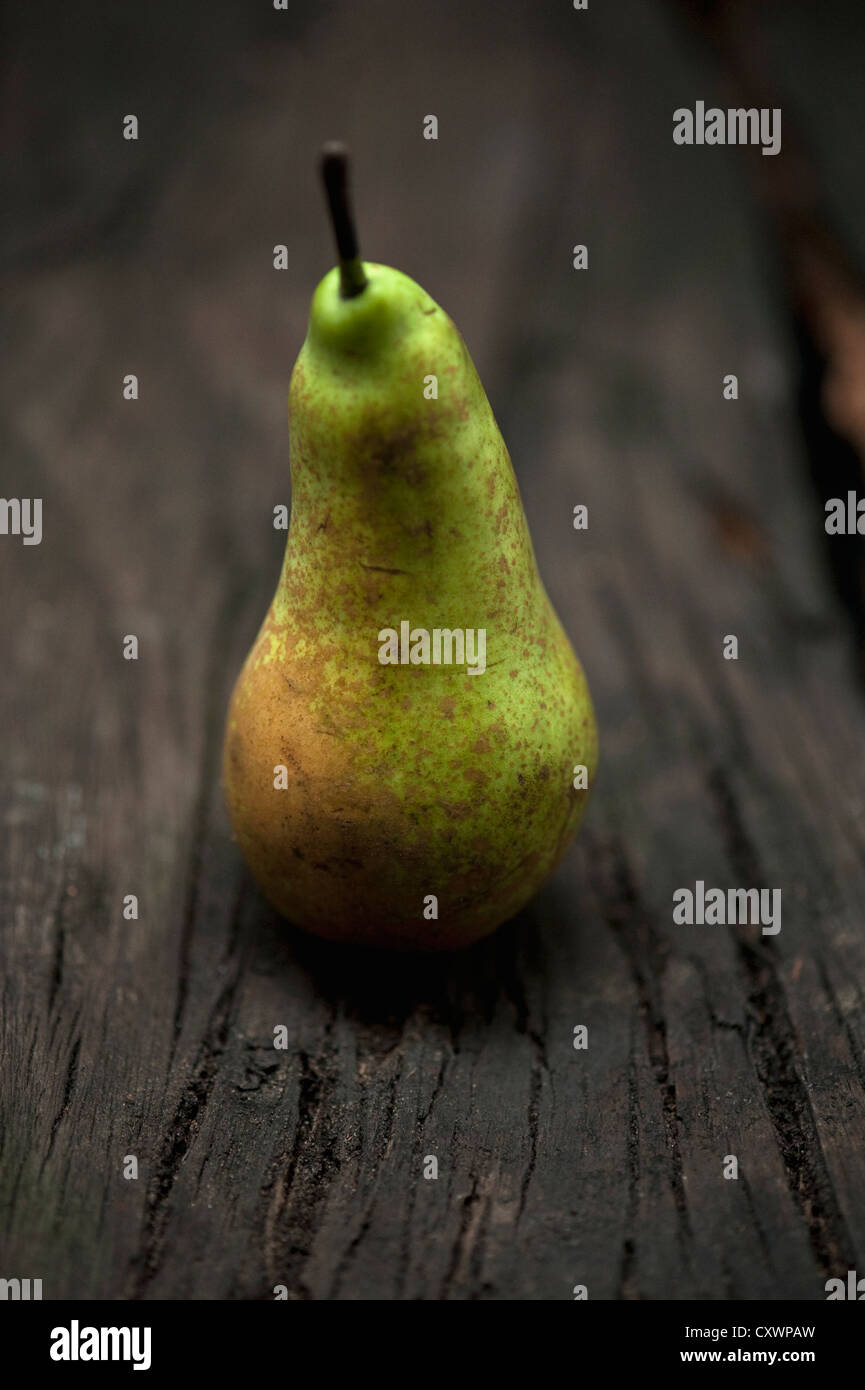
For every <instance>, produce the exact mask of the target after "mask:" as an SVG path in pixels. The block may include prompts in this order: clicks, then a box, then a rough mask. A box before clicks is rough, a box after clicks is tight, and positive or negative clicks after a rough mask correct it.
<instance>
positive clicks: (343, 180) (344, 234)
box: [321, 142, 367, 299]
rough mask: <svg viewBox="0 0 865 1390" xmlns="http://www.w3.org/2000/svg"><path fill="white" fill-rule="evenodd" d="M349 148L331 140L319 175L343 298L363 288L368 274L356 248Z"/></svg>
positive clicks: (351, 295)
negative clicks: (331, 226)
mask: <svg viewBox="0 0 865 1390" xmlns="http://www.w3.org/2000/svg"><path fill="white" fill-rule="evenodd" d="M348 173H349V164H348V150H347V149H346V148H345V145H341V144H338V143H337V142H332V143H331V144H328V145H325V147H324V149H323V150H322V152H321V176H322V179H323V180H324V191H325V193H326V194H327V205H328V208H329V209H330V220H331V223H332V225H333V234H334V237H335V238H336V249H337V253H338V255H339V292H340V294H341V295H342V298H343V299H353V298H354V296H355V295H356V294H360V293H361V291H362V290H364V289H365V288H366V285H367V278H366V273H365V271H364V268H363V263H362V261H361V259H360V253H359V251H358V248H357V232H356V231H355V229H354V216H353V213H352V206H351V195H350V193H349V186H348Z"/></svg>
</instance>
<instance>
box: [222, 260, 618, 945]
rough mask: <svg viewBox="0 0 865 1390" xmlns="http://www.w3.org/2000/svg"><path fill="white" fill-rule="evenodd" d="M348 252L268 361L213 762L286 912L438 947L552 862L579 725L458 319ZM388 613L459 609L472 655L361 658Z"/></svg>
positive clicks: (446, 623)
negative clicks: (285, 470) (287, 375)
mask: <svg viewBox="0 0 865 1390" xmlns="http://www.w3.org/2000/svg"><path fill="white" fill-rule="evenodd" d="M363 271H364V273H365V277H366V284H365V286H364V287H363V288H362V290H361V291H360V292H356V293H353V294H352V296H351V297H348V298H346V297H345V296H344V293H341V290H340V272H339V271H338V270H336V269H335V270H333V271H331V272H330V273H329V274H328V275H326V276H325V278H324V279H323V280H322V282H321V284H320V285H319V286H318V289H317V290H316V292H315V295H314V298H313V302H312V309H311V312H310V319H309V330H308V333H307V337H306V341H305V342H304V345H303V348H302V350H301V352H300V356H299V358H298V360H297V363H296V365H295V368H294V372H293V374H292V378H291V386H290V393H289V420H290V431H291V479H292V510H291V522H290V529H289V534H288V540H287V544H286V550H285V558H284V562H283V566H282V573H281V576H280V580H279V585H278V588H277V591H276V594H275V596H274V599H273V602H272V604H271V606H270V609H269V611H268V613H267V616H266V618H265V620H264V623H263V625H262V627H261V630H260V632H259V634H258V636H257V638H256V640H255V643H254V645H253V647H252V650H251V651H250V653H249V656H248V657H247V660H246V663H245V665H244V667H243V669H242V671H241V673H240V676H239V678H238V681H237V684H236V686H235V689H234V693H233V696H232V699H231V705H230V709H229V713H228V720H227V728H226V736H225V749H224V783H225V789H226V794H227V801H228V806H229V810H230V813H231V819H232V822H233V825H234V830H235V834H236V837H237V840H238V842H239V844H240V847H241V849H242V852H243V854H244V856H245V858H246V861H247V863H248V864H249V867H250V868H251V870H252V872H253V874H254V876H255V878H256V880H257V881H258V883H259V885H260V887H261V888H262V890H263V892H264V893H265V894H266V896H267V897H268V899H269V900H270V901H271V903H272V904H273V905H274V906H275V907H276V908H277V909H278V910H279V912H281V913H283V914H284V915H285V917H287V918H288V919H289V920H290V921H292V922H294V923H296V924H297V925H298V926H300V927H303V928H304V929H305V930H307V931H309V932H312V933H315V934H316V935H318V936H322V937H326V938H329V939H331V940H334V941H346V942H356V943H367V944H371V945H376V946H387V947H396V948H403V949H417V948H420V949H427V950H434V949H453V948H457V947H464V946H468V945H470V944H471V943H472V942H474V941H477V940H478V939H479V938H481V937H484V936H486V935H487V934H488V933H490V932H492V931H494V930H495V928H496V927H497V926H499V924H500V923H502V922H504V921H506V920H507V919H508V918H509V917H512V916H513V915H514V914H515V913H516V912H518V911H519V909H520V908H521V907H522V906H523V905H524V904H525V903H526V902H528V900H529V899H530V898H531V897H532V896H533V894H534V893H536V891H537V890H538V888H539V887H540V885H541V884H542V883H543V882H544V880H545V879H546V878H547V877H548V875H549V874H550V873H551V872H552V870H553V869H554V868H555V866H556V864H557V862H558V861H559V859H560V857H561V855H562V853H563V852H564V850H565V849H566V847H567V845H568V844H569V842H570V841H571V839H572V837H573V836H574V834H575V833H576V830H577V827H578V825H579V823H580V820H581V817H582V815H583V811H584V809H585V805H586V800H587V797H588V791H589V788H590V787H591V783H592V780H593V778H594V774H595V768H596V764H597V754H598V747H597V731H596V727H595V717H594V712H593V709H592V703H591V698H590V696H589V691H588V687H587V685H586V681H585V678H584V675H583V672H582V669H581V667H580V664H579V662H578V661H577V658H576V656H575V655H574V652H573V650H572V648H571V646H570V643H569V642H568V639H567V637H566V636H565V633H564V631H563V629H562V627H561V625H560V623H559V620H558V618H557V617H556V614H555V612H554V611H553V608H552V605H551V603H550V601H549V599H548V597H547V594H546V592H545V590H544V587H543V584H542V583H541V579H540V576H539V574H538V570H537V566H536V563H535V557H534V553H533V550H532V543H531V539H530V537H529V533H528V527H527V524H526V520H525V516H524V513H523V508H522V503H521V501H520V495H519V490H518V488H517V483H516V479H515V477H514V472H513V469H512V467H511V461H510V458H509V456H508V452H507V449H506V447H505V444H504V441H503V439H502V437H501V434H500V433H499V430H498V427H497V425H496V422H495V419H494V418H493V414H492V410H491V408H490V405H489V402H488V400H487V398H486V395H485V393H484V389H483V387H482V385H481V382H480V379H479V377H478V374H477V372H476V371H475V368H474V365H473V363H472V361H471V358H470V357H469V354H468V351H467V349H466V347H465V344H464V343H463V340H462V338H461V337H460V334H459V333H458V331H457V329H456V328H455V326H454V324H453V323H452V322H451V320H450V318H448V316H447V314H446V313H444V311H443V310H442V309H441V308H439V306H438V305H437V304H436V303H435V302H434V301H433V300H432V299H431V298H430V297H429V295H427V294H426V293H425V292H424V290H422V289H421V288H420V286H419V285H417V284H415V282H414V281H413V280H411V279H410V278H409V277H408V276H407V275H403V274H402V273H401V272H400V271H398V270H392V269H390V268H388V267H387V266H381V265H375V264H370V263H368V262H364V263H363ZM430 378H435V382H436V384H437V395H435V394H434V391H435V388H434V384H433V383H432V382H431V380H430ZM405 621H408V622H409V624H410V627H411V630H412V632H414V633H417V631H418V630H420V629H425V630H426V631H428V632H429V633H432V632H433V630H434V629H449V630H454V629H463V630H465V629H471V630H472V631H473V632H474V633H477V632H478V630H479V629H483V630H484V631H485V633H486V664H485V669H484V670H483V671H482V672H480V671H477V672H476V673H475V674H470V672H469V667H468V666H467V665H466V664H456V663H455V662H454V663H451V664H444V663H443V662H442V663H440V664H438V665H436V664H432V661H430V664H420V663H418V664H415V663H412V662H409V663H408V664H382V662H381V660H380V659H379V658H380V652H381V651H382V645H383V638H382V637H380V634H383V633H384V632H385V631H386V630H387V629H392V630H394V631H395V632H396V633H399V632H400V630H401V623H403V622H405ZM416 651H417V652H419V653H420V654H421V655H422V647H421V646H418V647H417V648H416ZM456 655H458V651H457V652H456ZM479 664H480V663H478V665H479ZM577 764H582V765H584V766H585V768H586V770H587V779H586V780H587V787H586V788H585V789H582V788H581V789H579V790H577V789H575V788H574V785H573V783H574V767H575V765H577ZM280 768H282V769H285V771H284V772H282V773H281V772H280V771H279V769H280ZM432 899H435V903H433V902H432V901H431V900H432Z"/></svg>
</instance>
